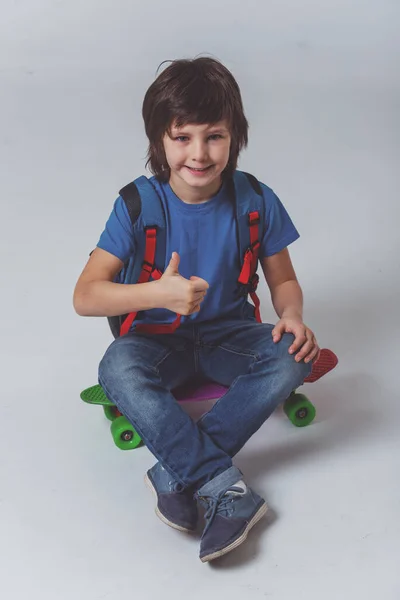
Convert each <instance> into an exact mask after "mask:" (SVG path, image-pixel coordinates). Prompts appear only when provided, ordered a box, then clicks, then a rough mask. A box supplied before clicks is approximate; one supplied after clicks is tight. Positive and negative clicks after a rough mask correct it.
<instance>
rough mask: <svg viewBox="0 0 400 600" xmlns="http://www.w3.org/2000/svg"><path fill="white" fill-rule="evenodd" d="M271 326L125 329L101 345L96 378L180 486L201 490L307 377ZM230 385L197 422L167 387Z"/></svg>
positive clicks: (286, 339) (307, 368) (224, 323)
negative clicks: (199, 381) (201, 381)
mask: <svg viewBox="0 0 400 600" xmlns="http://www.w3.org/2000/svg"><path fill="white" fill-rule="evenodd" d="M272 329H273V325H269V324H266V323H258V322H256V321H252V320H246V321H243V320H219V321H211V322H210V321H209V322H203V323H198V324H196V325H193V324H192V323H191V324H184V325H182V326H181V327H179V329H177V330H176V332H175V333H173V334H161V335H154V334H144V333H135V332H132V333H128V334H127V335H125V336H122V337H120V338H117V339H116V340H114V342H113V343H112V344H111V345H110V346H109V348H108V349H107V351H106V353H105V355H104V357H103V359H102V360H101V363H100V366H99V383H100V384H101V386H102V387H103V389H104V391H105V393H106V395H107V397H108V398H109V399H110V400H111V401H112V402H113V403H114V404H116V406H117V407H118V409H119V410H120V411H121V413H122V414H124V415H125V416H126V418H127V419H128V420H129V421H130V422H131V423H132V425H133V426H134V427H135V429H136V431H137V432H138V433H139V435H140V436H141V437H142V439H143V441H144V443H145V444H146V446H147V447H148V449H149V450H150V451H151V452H152V453H153V454H154V456H155V457H156V458H157V459H158V460H159V461H160V463H161V464H162V465H163V466H164V468H165V469H166V470H167V471H169V472H170V473H171V474H172V475H173V477H174V478H175V479H176V480H177V481H178V482H180V483H181V485H182V486H184V487H185V488H191V489H192V488H193V489H194V490H196V489H199V488H200V487H201V486H203V485H204V484H205V483H207V482H208V481H210V480H211V479H213V478H214V477H216V476H217V475H219V474H220V473H222V472H224V471H226V470H227V469H229V468H230V467H231V466H232V457H233V456H234V455H235V454H236V453H237V452H238V451H239V450H240V449H241V448H242V447H243V445H244V444H245V443H246V442H247V440H248V439H249V438H250V437H251V436H252V435H253V434H254V433H255V432H256V431H257V430H258V429H259V428H260V427H261V425H262V424H263V423H264V422H265V420H266V419H268V417H269V416H270V415H271V414H272V413H273V411H274V410H275V409H276V407H277V406H278V405H279V404H280V403H282V402H284V401H285V400H286V398H287V397H288V396H289V395H290V393H291V392H292V391H293V389H295V388H296V387H298V386H299V385H301V384H302V383H303V381H304V379H305V378H306V377H307V376H308V375H309V374H310V372H311V368H312V365H311V363H304V361H300V362H296V361H295V359H294V356H293V355H290V354H289V352H288V349H289V347H290V345H291V343H292V342H293V339H294V336H293V335H292V334H286V333H285V334H284V335H283V337H282V339H281V341H280V342H278V343H274V342H273V341H272V335H271V332H272ZM197 377H199V378H205V379H211V380H213V381H215V382H217V383H219V384H222V385H225V386H227V387H229V389H228V391H227V392H226V393H225V394H224V395H223V396H222V397H221V398H220V399H219V400H217V402H216V403H215V404H214V406H213V407H212V409H211V410H210V411H209V412H208V413H206V414H205V415H204V416H203V417H202V418H201V419H200V420H199V421H197V423H196V422H195V421H194V420H193V419H191V418H190V416H189V415H188V414H187V413H186V412H185V411H184V410H183V408H182V407H181V406H180V405H179V403H178V402H177V401H176V400H175V398H174V396H173V394H172V393H171V390H173V389H174V388H175V387H177V386H178V385H181V384H182V383H184V382H185V381H187V380H188V379H190V378H197Z"/></svg>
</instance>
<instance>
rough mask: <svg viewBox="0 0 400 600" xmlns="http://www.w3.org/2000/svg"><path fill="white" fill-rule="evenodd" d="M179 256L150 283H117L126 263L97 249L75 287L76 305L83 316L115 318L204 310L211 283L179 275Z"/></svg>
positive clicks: (175, 255) (198, 278)
mask: <svg viewBox="0 0 400 600" xmlns="http://www.w3.org/2000/svg"><path fill="white" fill-rule="evenodd" d="M179 261H180V257H179V255H178V254H177V253H176V252H174V253H173V255H172V258H171V261H170V263H169V265H168V267H167V269H166V270H165V273H164V274H163V276H162V277H161V279H159V280H158V281H151V282H149V283H139V284H136V283H133V284H121V283H114V278H115V276H116V275H117V273H119V271H120V270H121V269H122V267H123V262H122V261H121V260H120V259H119V258H117V257H116V256H114V255H113V254H110V253H109V252H106V251H105V250H102V249H101V248H96V249H95V250H94V251H93V253H92V255H91V257H90V258H89V260H88V262H87V264H86V266H85V268H84V269H83V271H82V274H81V276H80V277H79V279H78V282H77V284H76V286H75V291H74V298H73V304H74V308H75V310H76V312H77V313H78V315H81V316H83V317H113V316H116V315H124V314H127V313H130V312H136V311H141V310H150V309H152V308H166V309H168V310H171V311H172V312H176V313H178V314H180V315H190V314H192V313H194V312H198V311H199V310H200V304H201V303H202V301H203V300H204V297H205V295H206V293H207V289H208V287H209V286H208V283H207V282H206V281H204V279H201V278H200V277H195V276H193V277H191V278H190V280H189V279H185V278H184V277H182V276H181V275H180V274H179Z"/></svg>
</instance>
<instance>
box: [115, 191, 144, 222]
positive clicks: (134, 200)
mask: <svg viewBox="0 0 400 600" xmlns="http://www.w3.org/2000/svg"><path fill="white" fill-rule="evenodd" d="M119 195H120V196H121V198H122V199H123V201H124V202H125V205H126V208H127V209H128V213H129V217H130V219H131V223H132V226H133V225H134V224H135V223H136V221H137V219H138V217H139V215H140V213H141V211H142V199H141V197H140V194H139V190H138V188H137V186H136V183H135V182H134V181H131V183H128V185H126V186H125V187H123V188H122V189H121V190H120V191H119Z"/></svg>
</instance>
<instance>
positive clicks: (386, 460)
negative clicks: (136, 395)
mask: <svg viewBox="0 0 400 600" xmlns="http://www.w3.org/2000/svg"><path fill="white" fill-rule="evenodd" d="M0 8H1V17H0V120H1V127H0V170H1V179H0V194H1V195H0V198H1V213H0V214H1V219H0V250H1V259H2V260H1V264H2V266H1V273H2V286H1V295H0V298H1V317H0V318H1V341H2V343H1V373H2V376H1V382H2V390H1V391H2V393H1V419H0V427H1V433H0V593H1V595H2V597H4V598H7V600H17V599H18V600H20V599H22V598H24V599H26V598H29V600H31V599H36V598H38V599H39V598H40V599H41V600H50V599H51V600H54V599H55V598H56V599H57V600H67V599H68V600H75V599H80V598H85V599H86V600H97V599H98V600H100V599H102V598H111V599H113V600H114V599H116V598H122V597H129V598H133V597H141V598H144V599H146V600H147V599H150V600H152V599H153V598H160V597H162V598H176V597H179V598H184V597H189V596H191V597H192V598H193V599H195V600H200V599H201V600H204V598H211V599H214V598H221V597H224V598H229V599H231V600H233V599H236V598H238V599H239V598H246V600H247V599H248V600H258V599H262V598H274V599H277V600H293V599H294V598H296V600H303V599H304V600H313V599H317V598H318V599H321V598H324V600H336V599H340V600H350V599H354V598H363V599H364V600H369V599H371V600H372V599H374V600H375V599H376V598H377V597H379V598H382V599H383V600H397V599H398V598H399V597H400V575H399V571H398V562H399V544H398V540H399V535H400V511H399V509H400V489H399V462H400V460H399V456H400V452H399V450H400V448H399V420H400V406H399V399H400V398H399V387H398V386H399V375H398V372H399V368H398V361H399V350H398V347H399V333H400V329H399V317H398V306H399V299H400V294H399V291H400V284H399V278H400V261H399V250H400V241H399V227H400V223H399V220H400V211H399V208H398V203H399V191H398V188H399V175H398V172H399V167H398V165H399V147H400V144H399V97H400V94H399V87H400V86H399V77H398V72H399V46H400V42H399V36H398V30H399V26H400V19H399V12H400V11H399V5H398V3H397V2H396V1H395V0H380V1H379V2H378V1H377V0H375V1H371V0H363V1H361V0H353V1H352V2H345V1H344V0H326V1H325V2H318V1H316V0H314V1H313V0H303V1H302V2H298V1H296V0H287V1H286V2H282V1H278V0H272V1H271V0H263V1H262V0H258V1H256V0H247V1H246V2H244V1H243V2H239V1H238V0H229V1H228V0H202V2H195V3H193V2H191V3H189V2H183V1H181V0H170V2H163V1H162V0H153V1H152V2H140V1H139V0H113V1H112V2H111V0H108V1H107V0H97V1H94V0H81V1H80V2H77V0H69V1H68V2H67V1H65V0H53V1H50V0H36V1H35V0H31V1H28V0H14V1H11V0H2V2H1V5H0ZM200 53H210V54H212V55H214V56H216V57H217V58H219V59H220V60H222V61H223V62H224V63H225V64H226V66H227V67H228V68H229V69H231V70H232V72H233V74H234V75H235V77H236V78H237V80H238V82H239V84H240V86H241V89H242V94H243V99H244V103H245V108H246V113H247V116H248V119H249V121H250V125H251V131H250V145H249V148H248V150H247V151H246V152H245V153H244V154H243V156H242V160H241V162H240V168H242V169H244V170H247V171H250V172H252V173H254V174H255V175H256V176H257V177H258V178H259V179H261V180H263V181H264V182H265V183H267V184H268V185H270V186H271V187H272V188H273V189H274V190H275V191H276V192H277V193H278V195H279V196H280V198H281V199H282V201H283V202H284V204H285V206H286V208H287V209H288V211H289V213H290V215H291V217H292V218H293V220H294V222H295V224H296V226H297V227H298V229H299V231H300V233H301V239H300V240H299V241H298V242H296V243H295V244H294V245H293V246H292V248H291V254H292V258H293V261H294V264H295V267H296V271H297V274H298V277H299V279H300V282H301V284H302V287H303V290H304V294H305V302H306V311H305V318H306V321H307V323H308V324H309V325H310V326H311V327H312V328H313V329H314V330H315V332H316V334H317V337H318V339H319V342H320V344H321V345H322V346H325V347H326V346H327V347H330V348H332V349H333V350H334V351H335V352H336V353H337V354H338V356H339V359H340V365H339V367H338V368H337V370H335V371H334V372H332V373H331V374H329V375H328V376H327V377H326V378H325V379H322V380H321V381H320V382H318V383H316V384H314V385H313V386H307V387H306V388H305V392H306V393H308V395H309V397H310V399H311V400H312V401H313V402H314V403H315V405H316V407H317V411H318V418H317V420H316V422H315V423H314V424H313V425H312V426H310V427H308V428H305V429H296V428H295V427H293V426H292V425H291V424H290V423H289V422H288V421H287V420H286V419H285V418H284V417H283V416H282V414H281V413H279V412H277V413H276V414H274V415H273V416H272V417H271V419H270V420H269V421H268V422H267V423H266V424H265V425H264V426H263V427H262V428H261V430H260V431H259V432H258V433H257V434H256V435H255V436H254V437H253V438H252V439H251V440H250V442H249V443H248V445H247V446H246V447H245V449H244V450H243V451H242V452H241V453H240V454H239V456H238V457H237V461H236V463H237V465H238V466H239V467H240V468H241V469H242V470H243V471H244V472H245V474H246V477H247V480H248V481H249V482H250V483H251V484H252V485H253V486H254V487H255V489H256V490H257V491H258V492H259V493H261V494H263V495H264V496H265V497H266V499H267V501H268V503H269V505H270V507H271V510H270V512H269V517H268V518H266V519H265V520H264V522H263V523H260V524H259V525H258V526H257V527H256V528H255V529H254V531H253V532H252V533H251V536H250V537H249V540H248V541H247V543H246V544H244V545H243V546H242V547H241V548H240V549H238V550H237V551H235V552H233V553H231V554H230V555H227V556H226V557H225V558H223V559H222V560H221V561H219V562H216V563H213V564H212V565H203V564H202V563H201V562H200V561H199V559H198V556H197V555H198V539H197V538H196V537H185V536H184V535H182V534H179V533H178V532H175V531H173V530H171V529H169V528H167V527H165V526H164V525H163V524H162V523H161V522H160V521H158V519H157V518H156V517H155V515H154V512H153V507H154V505H153V498H152V497H151V496H150V495H149V492H148V490H147V489H146V488H145V487H144V485H143V475H144V473H145V471H146V469H148V468H149V467H150V466H151V465H152V464H153V457H152V456H151V455H150V453H149V452H148V450H147V449H146V448H142V449H140V450H137V451H133V452H125V453H124V452H121V451H119V450H118V449H117V448H116V447H115V446H114V444H113V442H112V439H111V436H110V434H109V432H108V423H107V422H106V421H105V419H104V418H103V417H102V413H101V409H100V408H96V407H91V406H88V405H85V404H83V403H82V402H81V401H80V399H79V393H80V391H81V389H83V388H84V387H87V386H89V385H92V384H94V383H96V376H97V365H98V362H99V360H100V358H101V356H102V353H103V352H104V350H105V348H106V347H107V345H108V344H109V343H110V342H111V336H110V332H109V330H108V327H107V324H106V321H105V319H83V318H80V317H78V316H77V315H76V314H75V313H74V311H73V308H72V292H73V288H74V285H75V282H76V279H77V277H78V276H79V273H80V271H81V270H82V268H83V266H84V264H85V261H86V259H87V255H88V253H89V252H90V250H91V249H92V248H93V247H94V245H95V244H96V242H97V240H98V237H99V235H100V233H101V230H102V228H103V226H104V223H105V221H106V219H107V217H108V214H109V212H110V210H111V207H112V203H113V201H114V199H115V197H116V196H117V195H118V190H119V189H120V188H121V187H122V186H123V185H124V184H126V183H128V182H129V181H131V180H132V179H134V178H135V177H137V176H138V175H140V174H142V173H143V171H144V163H145V152H146V139H145V136H144V131H143V125H142V119H141V103H142V100H143V96H144V93H145V91H146V89H147V87H148V86H149V85H150V84H151V82H152V81H153V79H154V76H155V73H156V69H157V67H158V65H159V63H160V62H162V61H163V60H165V59H171V58H182V57H189V58H192V57H194V56H196V55H198V54H200ZM261 295H262V300H263V317H264V319H265V320H271V319H274V316H273V315H274V313H273V311H272V309H271V306H270V303H269V298H268V294H267V290H266V287H265V286H264V287H263V288H262V292H261Z"/></svg>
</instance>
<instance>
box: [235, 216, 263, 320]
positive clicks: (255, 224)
mask: <svg viewBox="0 0 400 600" xmlns="http://www.w3.org/2000/svg"><path fill="white" fill-rule="evenodd" d="M248 224H249V232H250V246H249V248H248V249H247V250H246V252H245V254H244V258H243V265H242V270H241V271H240V275H239V278H238V282H239V285H240V286H241V288H242V291H243V294H244V295H247V294H250V297H251V299H252V301H253V304H254V308H255V311H254V314H255V317H256V320H257V321H258V322H259V323H261V314H260V300H259V298H258V296H257V294H256V290H257V287H258V282H259V277H258V275H257V273H256V271H257V264H258V251H259V249H260V241H259V237H260V235H259V225H260V214H259V212H258V211H257V210H255V211H252V212H250V213H249V215H248Z"/></svg>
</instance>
